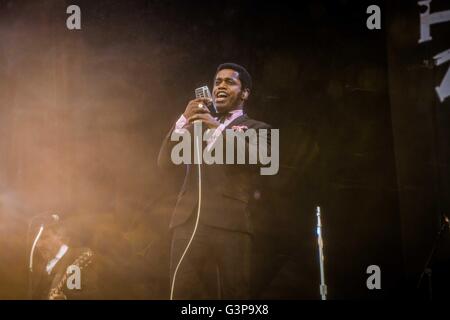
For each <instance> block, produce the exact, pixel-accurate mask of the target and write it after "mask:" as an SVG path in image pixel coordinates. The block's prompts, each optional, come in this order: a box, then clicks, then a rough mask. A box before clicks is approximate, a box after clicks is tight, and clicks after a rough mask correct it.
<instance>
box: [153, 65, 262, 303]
mask: <svg viewBox="0 0 450 320" xmlns="http://www.w3.org/2000/svg"><path fill="white" fill-rule="evenodd" d="M251 87H252V80H251V76H250V74H249V73H248V72H247V70H246V69H245V68H244V67H242V66H240V65H237V64H234V63H224V64H221V65H220V66H219V67H218V68H217V71H216V75H215V78H214V88H213V92H212V94H213V100H214V103H215V106H216V109H217V112H218V115H217V116H213V115H212V114H211V113H210V111H209V110H208V109H207V108H205V107H204V106H205V105H207V104H210V103H212V101H210V100H208V99H203V98H201V99H194V100H191V101H189V103H188V104H187V107H186V109H185V111H184V113H183V114H182V115H181V116H180V118H179V119H178V121H177V122H176V124H175V125H174V127H173V128H172V130H171V131H170V132H169V134H168V135H167V137H166V138H165V140H164V142H163V145H162V147H161V150H160V153H159V157H158V163H159V165H164V164H170V163H171V159H170V155H171V151H172V148H173V146H174V142H173V141H171V134H172V132H173V131H174V130H182V129H186V130H188V131H191V132H192V127H193V124H194V121H195V122H198V121H201V123H202V125H203V127H204V128H205V127H206V129H211V130H213V132H214V135H213V136H217V134H219V135H220V134H222V135H224V134H225V130H227V129H233V130H241V131H242V130H244V131H245V130H248V129H254V130H257V131H258V130H260V129H270V126H269V125H268V124H266V123H263V122H260V121H257V120H253V119H251V118H249V117H248V116H247V115H246V113H245V111H244V107H245V103H246V102H247V100H248V98H249V96H250V90H251ZM267 137H268V138H267V139H266V140H267V141H266V143H267V144H268V146H267V148H268V149H270V134H269V135H268V136H267ZM210 143H211V142H210V141H208V142H207V144H210ZM248 143H249V142H248V141H246V142H245V146H246V151H248ZM227 148H228V146H227ZM227 151H229V150H226V148H225V152H227ZM235 151H236V150H235ZM224 163H225V162H224ZM256 169H257V166H256V165H248V164H247V165H242V164H217V163H215V164H203V165H202V166H201V169H200V170H201V186H202V187H201V202H200V203H199V184H200V183H199V176H198V174H199V172H198V170H199V169H198V166H197V165H195V164H186V174H185V178H184V183H183V186H182V188H181V191H180V192H179V195H178V198H177V203H176V206H175V209H174V211H173V214H172V219H171V222H170V228H171V229H172V231H173V235H172V245H171V258H170V269H171V298H173V299H248V298H250V297H249V295H250V254H251V244H252V224H251V219H250V214H249V212H248V210H247V205H248V203H249V199H250V197H252V196H253V195H254V194H255V190H256V186H255V183H254V177H255V175H256V174H257V173H258V171H257V170H256ZM199 206H200V210H198V209H199ZM197 218H198V220H197ZM197 222H198V223H197Z"/></svg>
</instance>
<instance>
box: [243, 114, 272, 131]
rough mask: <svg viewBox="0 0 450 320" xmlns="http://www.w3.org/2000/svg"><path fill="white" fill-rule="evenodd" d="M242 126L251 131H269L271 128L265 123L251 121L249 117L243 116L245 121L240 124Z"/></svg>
mask: <svg viewBox="0 0 450 320" xmlns="http://www.w3.org/2000/svg"><path fill="white" fill-rule="evenodd" d="M242 124H245V125H246V126H247V127H248V128H252V129H271V128H272V126H271V125H270V124H268V123H266V122H263V121H260V120H256V119H252V118H250V117H249V116H247V115H245V119H244V121H243V122H242Z"/></svg>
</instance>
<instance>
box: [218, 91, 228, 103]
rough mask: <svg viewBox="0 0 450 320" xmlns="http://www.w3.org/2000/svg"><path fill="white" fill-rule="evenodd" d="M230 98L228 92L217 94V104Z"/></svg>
mask: <svg viewBox="0 0 450 320" xmlns="http://www.w3.org/2000/svg"><path fill="white" fill-rule="evenodd" d="M227 98H228V94H227V93H226V92H223V91H220V92H218V93H216V99H215V100H216V102H219V103H220V102H223V101H225V100H226V99H227Z"/></svg>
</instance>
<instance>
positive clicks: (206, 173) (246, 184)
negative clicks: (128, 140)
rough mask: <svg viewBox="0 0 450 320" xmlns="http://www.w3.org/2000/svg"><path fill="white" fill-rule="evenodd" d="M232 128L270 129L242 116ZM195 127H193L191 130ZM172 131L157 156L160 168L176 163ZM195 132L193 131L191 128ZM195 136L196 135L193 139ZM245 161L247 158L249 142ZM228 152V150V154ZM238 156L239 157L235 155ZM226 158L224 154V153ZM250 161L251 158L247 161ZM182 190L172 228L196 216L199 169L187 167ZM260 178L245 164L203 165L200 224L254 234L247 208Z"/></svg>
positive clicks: (255, 170) (251, 167)
mask: <svg viewBox="0 0 450 320" xmlns="http://www.w3.org/2000/svg"><path fill="white" fill-rule="evenodd" d="M233 126H246V127H247V128H249V129H255V130H258V129H270V126H269V125H268V124H266V123H264V122H261V121H257V120H253V119H250V118H249V117H248V116H247V115H245V114H244V115H242V116H240V117H238V118H236V119H235V120H234V121H232V122H231V123H230V124H229V125H228V126H227V127H226V129H231V127H233ZM191 127H192V126H191ZM172 131H173V128H172V130H170V132H169V134H168V135H167V136H166V137H165V139H164V142H163V145H162V147H161V149H160V153H159V156H158V164H159V166H160V167H162V166H167V165H170V164H172V165H173V163H172V162H171V159H170V154H171V150H172V147H173V146H174V145H175V144H177V143H178V142H172V141H170V136H171V133H172ZM190 131H192V128H190ZM192 136H193V135H192ZM223 141H224V143H223V145H224V148H225V145H226V143H225V136H223ZM267 142H268V149H269V151H270V132H268V141H267ZM245 145H246V157H248V141H246V143H245ZM225 151H226V150H225ZM235 154H236V153H235ZM224 156H225V152H224ZM247 160H248V158H247ZM185 167H186V168H185V169H186V172H185V177H184V183H183V186H182V188H181V190H180V192H179V194H178V198H177V202H176V205H175V209H174V211H173V214H172V219H171V222H170V227H171V228H173V227H176V226H179V225H181V224H183V223H184V222H186V221H187V220H188V219H189V218H190V217H191V215H192V214H196V212H197V210H196V209H197V202H198V165H196V164H192V165H185ZM257 174H259V166H258V165H242V164H212V165H208V164H202V165H201V175H202V203H201V212H200V221H201V222H202V223H203V224H206V225H209V226H213V227H219V228H224V229H228V230H233V231H241V232H248V233H251V232H252V224H251V219H250V214H249V212H248V210H247V206H248V203H249V200H250V197H252V196H253V194H254V191H255V190H256V189H257V187H258V186H256V185H255V184H254V176H255V175H257Z"/></svg>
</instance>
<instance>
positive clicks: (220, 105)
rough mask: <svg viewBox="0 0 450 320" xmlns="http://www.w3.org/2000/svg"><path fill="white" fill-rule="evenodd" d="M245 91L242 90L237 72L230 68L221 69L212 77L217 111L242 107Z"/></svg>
mask: <svg viewBox="0 0 450 320" xmlns="http://www.w3.org/2000/svg"><path fill="white" fill-rule="evenodd" d="M247 95H248V92H247V93H244V91H243V90H242V84H241V80H239V73H238V72H237V71H234V70H232V69H223V70H220V71H219V72H218V73H217V74H216V78H215V79H214V88H213V96H214V101H215V103H216V107H217V111H218V112H219V113H222V112H229V111H233V110H237V109H242V107H243V105H244V101H245V100H246V97H247Z"/></svg>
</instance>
